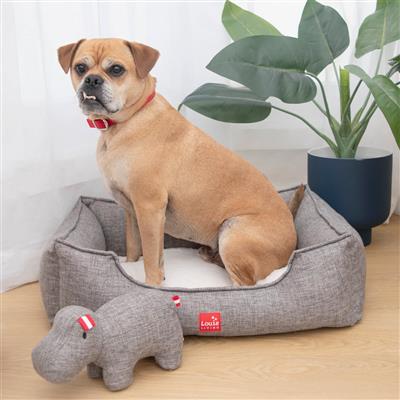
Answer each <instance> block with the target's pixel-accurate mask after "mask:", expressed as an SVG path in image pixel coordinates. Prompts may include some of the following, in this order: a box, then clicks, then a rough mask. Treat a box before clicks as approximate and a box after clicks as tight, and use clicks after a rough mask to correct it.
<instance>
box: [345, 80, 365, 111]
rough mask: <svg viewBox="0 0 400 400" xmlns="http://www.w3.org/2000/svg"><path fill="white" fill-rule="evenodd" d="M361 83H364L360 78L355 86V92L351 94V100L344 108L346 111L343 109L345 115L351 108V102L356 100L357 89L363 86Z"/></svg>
mask: <svg viewBox="0 0 400 400" xmlns="http://www.w3.org/2000/svg"><path fill="white" fill-rule="evenodd" d="M361 83H362V80H361V79H360V80H359V81H358V83H357V85H356V87H355V88H354V90H353V93H352V94H351V97H350V100H349V101H348V103H347V104H346V107H345V109H344V111H343V115H346V113H347V111H348V109H349V107H350V105H351V103H352V102H353V100H354V97H355V96H356V93H357V90H358V89H359V87H360V86H361Z"/></svg>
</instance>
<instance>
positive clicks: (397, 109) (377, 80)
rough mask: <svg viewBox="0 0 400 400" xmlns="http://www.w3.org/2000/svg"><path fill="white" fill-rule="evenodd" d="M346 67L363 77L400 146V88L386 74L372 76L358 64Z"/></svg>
mask: <svg viewBox="0 0 400 400" xmlns="http://www.w3.org/2000/svg"><path fill="white" fill-rule="evenodd" d="M345 68H346V69H347V70H348V71H349V72H350V73H351V74H353V75H356V76H358V77H359V78H360V79H362V80H363V81H364V82H365V84H366V85H367V86H368V89H369V90H370V91H371V93H372V95H373V96H374V99H375V101H376V104H377V105H378V107H379V108H380V110H381V111H382V113H383V115H384V116H385V118H386V120H387V122H388V124H389V126H390V128H391V130H392V133H393V135H394V137H395V139H396V142H397V145H398V146H399V147H400V88H398V87H397V86H396V85H395V84H394V83H393V82H392V81H391V80H390V79H389V78H387V77H386V76H384V75H376V76H375V77H373V78H371V77H370V76H369V75H368V74H367V73H366V72H365V71H364V70H363V69H362V68H360V67H358V66H356V65H347V66H346V67H345Z"/></svg>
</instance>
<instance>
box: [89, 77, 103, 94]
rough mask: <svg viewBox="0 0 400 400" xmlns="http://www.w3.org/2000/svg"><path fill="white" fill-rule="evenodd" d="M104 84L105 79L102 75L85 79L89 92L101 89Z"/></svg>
mask: <svg viewBox="0 0 400 400" xmlns="http://www.w3.org/2000/svg"><path fill="white" fill-rule="evenodd" d="M103 83H104V79H103V78H102V77H101V76H100V75H88V76H87V77H86V78H85V87H86V88H87V89H88V90H93V89H96V88H99V87H100V86H101V85H102V84H103Z"/></svg>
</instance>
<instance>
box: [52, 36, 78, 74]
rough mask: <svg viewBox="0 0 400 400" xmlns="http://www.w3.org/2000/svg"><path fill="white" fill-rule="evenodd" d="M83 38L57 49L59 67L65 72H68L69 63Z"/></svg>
mask: <svg viewBox="0 0 400 400" xmlns="http://www.w3.org/2000/svg"><path fill="white" fill-rule="evenodd" d="M84 40H85V39H81V40H79V41H78V42H76V43H70V44H66V45H65V46H61V47H60V48H59V49H58V50H57V54H58V61H59V63H60V65H61V68H62V69H63V70H64V72H65V73H66V74H68V71H69V69H70V68H71V63H72V60H73V58H74V55H75V53H76V51H77V50H78V47H79V45H80V44H81V43H82V42H83V41H84Z"/></svg>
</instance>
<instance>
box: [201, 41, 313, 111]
mask: <svg viewBox="0 0 400 400" xmlns="http://www.w3.org/2000/svg"><path fill="white" fill-rule="evenodd" d="M308 55H309V53H308V51H307V47H306V46H305V45H304V44H303V43H302V42H300V41H299V40H298V39H295V38H291V37H286V36H251V37H247V38H244V39H240V40H238V41H237V42H234V43H232V44H230V45H229V46H227V47H225V48H224V49H222V50H221V51H220V52H219V53H218V54H217V55H216V56H215V57H214V58H213V59H212V60H211V61H210V63H209V64H208V65H207V68H208V69H209V70H211V71H213V72H215V73H217V74H219V75H222V76H224V77H226V78H229V79H232V80H234V81H236V82H239V83H241V84H242V85H245V86H247V87H248V88H250V89H251V90H252V91H253V92H254V93H255V94H257V95H258V96H259V97H261V98H264V99H266V98H268V97H270V96H274V97H277V98H279V99H280V100H282V101H284V102H285V103H305V102H307V101H310V100H312V99H313V98H314V97H315V94H316V87H315V84H314V82H313V80H312V79H311V78H309V77H308V76H307V75H305V73H304V71H305V69H306V67H307V65H308V63H309V56H308Z"/></svg>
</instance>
